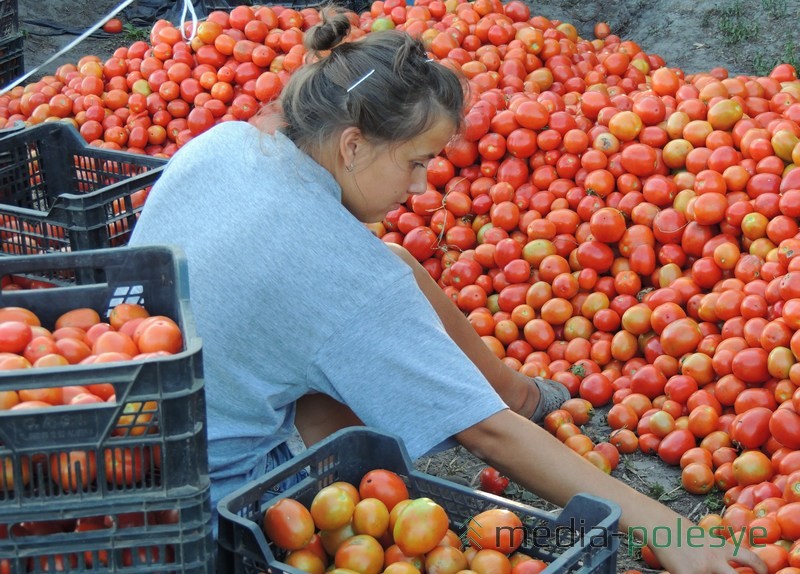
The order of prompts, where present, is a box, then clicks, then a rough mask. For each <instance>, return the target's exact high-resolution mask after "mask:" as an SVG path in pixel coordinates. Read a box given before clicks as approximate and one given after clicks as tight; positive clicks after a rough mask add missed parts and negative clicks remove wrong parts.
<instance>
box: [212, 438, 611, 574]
mask: <svg viewBox="0 0 800 574" xmlns="http://www.w3.org/2000/svg"><path fill="white" fill-rule="evenodd" d="M376 468H382V469H386V470H391V471H393V472H396V473H397V474H399V475H400V476H401V477H402V478H403V479H404V481H405V482H406V485H407V486H408V490H409V495H410V496H411V497H412V498H417V497H423V496H426V497H429V498H431V499H433V500H435V501H436V502H437V503H439V504H440V505H441V506H442V507H444V509H445V510H446V511H447V514H448V516H449V517H450V520H451V528H452V529H453V530H455V531H456V532H457V533H459V532H462V531H463V530H464V528H465V524H466V523H467V522H468V521H469V519H470V518H471V517H473V516H475V515H476V514H477V513H479V512H482V511H484V510H488V509H490V508H505V509H508V510H511V511H512V512H514V513H516V514H517V515H518V516H519V517H520V518H521V519H522V521H523V525H524V526H525V527H526V532H528V533H544V532H549V533H556V534H558V533H563V534H567V533H568V530H569V529H572V528H575V530H569V531H571V532H573V533H574V534H575V536H574V538H575V539H576V540H574V541H571V542H570V541H569V540H567V542H566V544H565V543H564V539H563V538H560V539H559V541H557V540H554V539H551V538H550V537H548V538H547V539H543V538H542V537H541V536H535V535H532V536H527V535H526V536H525V541H524V542H523V545H522V546H521V547H520V551H522V552H524V553H526V554H529V555H531V556H533V557H536V558H541V559H542V560H545V561H546V562H549V563H550V564H549V566H548V568H547V569H546V570H545V572H546V573H547V574H554V573H567V572H572V573H580V574H589V573H602V574H614V573H615V572H616V564H617V551H618V548H619V537H618V536H615V535H614V534H615V533H616V532H617V527H618V524H619V517H620V509H619V507H618V506H617V505H616V504H614V503H612V502H610V501H607V500H603V499H600V498H597V497H593V496H589V495H585V494H579V495H576V496H574V497H573V498H572V499H571V500H570V501H569V503H568V504H567V506H566V507H565V508H564V509H563V510H562V512H561V513H560V514H558V515H553V514H550V513H547V512H544V511H542V510H539V509H536V508H533V507H531V506H527V505H524V504H519V503H517V502H514V501H511V500H508V499H505V498H502V497H499V496H494V495H491V494H487V493H484V492H478V491H475V490H472V489H470V488H467V487H464V486H461V485H458V484H454V483H452V482H448V481H445V480H442V479H439V478H436V477H434V476H430V475H427V474H424V473H421V472H419V471H417V470H415V469H414V468H413V465H412V464H411V460H410V459H409V457H408V454H407V452H406V450H405V448H404V447H403V445H402V443H401V442H400V440H399V439H397V438H396V437H394V436H392V435H388V434H384V433H382V432H378V431H376V430H374V429H370V428H367V427H360V428H351V429H345V430H342V431H339V432H337V433H335V434H333V435H331V436H330V437H328V438H327V439H326V440H324V441H322V442H320V443H318V444H316V445H314V446H313V447H312V448H310V449H308V450H307V451H305V452H304V453H302V454H301V455H299V456H297V457H295V458H293V459H292V460H290V461H288V462H287V463H285V464H283V465H281V466H280V467H278V468H276V469H275V470H273V471H272V472H270V473H268V474H266V475H265V476H263V477H261V478H260V479H258V480H256V481H253V482H251V483H250V484H248V485H246V486H244V487H242V488H240V489H239V490H237V491H236V492H234V493H232V494H230V495H228V496H227V497H225V498H223V499H222V500H221V501H220V502H219V504H218V505H217V509H218V510H219V536H218V544H219V556H218V559H217V571H218V573H219V574H257V573H258V572H266V573H267V574H302V572H300V571H299V570H297V569H295V568H293V567H291V566H289V565H288V564H286V563H284V562H281V558H282V557H283V554H282V552H281V551H280V550H279V549H277V548H275V547H274V546H273V545H272V544H270V543H269V542H268V541H267V539H266V537H265V536H264V534H263V531H262V528H261V521H262V517H263V514H264V511H265V510H266V508H267V507H268V506H269V505H270V504H272V503H274V502H275V501H276V500H278V498H275V499H273V500H272V501H271V502H267V503H265V502H264V501H263V500H264V497H265V495H267V494H268V491H270V490H271V489H273V488H274V487H275V486H277V485H278V484H280V483H281V482H283V480H285V479H286V478H289V477H291V476H293V475H295V474H296V473H297V472H298V471H300V470H301V469H305V470H306V471H307V472H308V473H309V476H308V478H305V479H304V480H302V481H301V482H300V483H299V484H297V485H296V486H294V487H292V488H290V489H289V490H287V491H286V492H284V493H282V494H280V495H278V496H279V498H280V497H289V498H293V499H296V500H298V501H300V502H302V503H303V504H305V505H306V506H309V505H310V504H311V501H312V500H313V498H314V495H315V494H316V493H317V492H319V491H320V490H321V489H322V488H323V487H325V486H327V485H329V484H331V483H333V482H336V481H340V480H342V481H347V482H350V483H353V484H356V485H358V484H359V482H360V481H361V477H362V476H363V475H364V474H366V473H367V472H368V471H370V470H373V469H376ZM557 527H561V529H560V530H557ZM578 534H581V536H578ZM601 541H602V542H603V543H604V544H603V545H601V544H600V542H601ZM559 542H560V543H559Z"/></svg>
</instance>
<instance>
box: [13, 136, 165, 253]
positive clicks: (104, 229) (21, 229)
mask: <svg viewBox="0 0 800 574" xmlns="http://www.w3.org/2000/svg"><path fill="white" fill-rule="evenodd" d="M165 164H166V160H165V159H163V158H156V157H151V156H146V155H138V154H131V153H127V152H121V151H114V150H107V149H101V148H97V147H92V146H89V145H87V144H86V142H85V141H84V139H83V138H82V137H81V135H80V134H79V133H78V131H77V130H76V129H75V127H74V126H72V125H71V124H67V123H63V122H52V123H49V122H48V123H44V124H39V125H37V126H32V127H29V128H25V129H22V130H13V129H12V130H6V133H4V132H3V131H0V254H5V255H9V254H15V255H28V254H41V253H50V252H57V251H59V252H60V251H67V250H71V251H85V250H88V249H103V248H106V247H117V246H120V245H125V244H127V242H128V240H129V239H130V234H131V232H132V231H133V227H134V225H135V224H136V220H137V218H138V217H139V213H140V212H141V210H142V207H143V204H144V201H145V199H146V198H147V194H148V193H149V191H150V188H151V186H152V185H153V184H154V183H155V182H156V180H157V179H158V178H159V176H160V175H161V172H162V171H163V168H164V165H165Z"/></svg>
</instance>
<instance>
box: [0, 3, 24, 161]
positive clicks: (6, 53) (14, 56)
mask: <svg viewBox="0 0 800 574" xmlns="http://www.w3.org/2000/svg"><path fill="white" fill-rule="evenodd" d="M3 28H9V34H10V36H8V37H6V38H2V39H0V92H2V90H3V88H5V86H7V85H8V84H10V83H11V82H13V81H14V80H16V79H17V78H19V77H20V76H21V75H22V74H23V73H24V72H25V63H24V62H25V55H24V53H23V52H24V47H23V42H24V39H23V37H22V34H18V33H16V28H17V16H16V14H10V13H5V14H3V13H2V12H0V30H2V29H3ZM1 161H2V160H0V162H1Z"/></svg>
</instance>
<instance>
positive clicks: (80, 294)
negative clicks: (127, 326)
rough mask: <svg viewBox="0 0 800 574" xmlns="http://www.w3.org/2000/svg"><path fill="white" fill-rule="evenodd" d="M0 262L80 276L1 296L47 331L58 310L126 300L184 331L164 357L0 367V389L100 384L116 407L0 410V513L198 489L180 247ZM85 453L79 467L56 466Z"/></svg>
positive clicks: (198, 362)
mask: <svg viewBox="0 0 800 574" xmlns="http://www.w3.org/2000/svg"><path fill="white" fill-rule="evenodd" d="M0 269H2V270H3V273H8V274H9V275H24V274H33V275H43V274H48V273H71V274H74V275H75V276H80V277H81V279H82V284H77V285H70V286H57V287H53V288H51V289H34V290H22V291H3V292H0V307H24V308H27V309H29V310H31V311H33V312H34V313H36V314H37V315H38V317H39V318H40V320H41V321H42V325H43V326H45V327H47V328H52V326H53V324H54V322H55V320H56V318H57V317H58V316H60V315H61V314H62V313H64V312H65V311H68V310H71V309H75V308H80V307H90V308H93V309H95V310H96V311H98V313H99V314H100V316H101V317H107V316H108V313H109V312H110V310H111V309H112V308H113V307H115V306H116V305H118V304H119V303H123V302H125V303H139V304H142V305H144V306H145V307H146V308H147V309H148V311H149V312H150V314H151V315H166V316H168V317H170V318H172V319H173V320H174V321H176V322H177V323H178V325H179V326H180V327H181V329H182V331H183V334H184V350H183V351H181V352H180V353H177V354H175V355H170V356H165V357H159V358H156V359H150V360H145V361H125V362H116V363H102V364H94V365H71V366H69V367H53V368H47V369H23V370H16V371H3V372H2V373H0V390H2V391H6V390H20V389H34V388H50V387H64V386H70V385H81V386H86V385H90V384H98V383H109V384H111V385H113V387H114V391H115V393H116V402H115V403H99V404H87V405H80V406H75V405H70V406H54V407H50V408H43V409H35V410H22V411H3V412H0V461H3V462H4V465H5V471H6V474H8V472H9V471H10V473H11V476H12V478H13V481H7V480H3V481H0V517H5V518H8V517H11V518H16V517H19V516H21V515H23V514H24V513H53V514H56V513H59V512H66V511H70V510H74V509H84V508H86V507H87V506H92V505H95V506H96V505H98V504H105V505H113V506H114V507H116V506H119V505H122V504H128V503H135V504H148V503H158V502H160V501H164V500H166V499H169V498H172V497H179V496H184V495H189V494H193V493H197V492H201V491H203V490H205V489H206V488H208V486H209V484H210V481H209V476H208V441H207V430H206V410H205V392H204V390H205V388H204V380H203V372H202V356H201V341H200V339H199V338H198V337H197V334H196V328H195V323H194V319H193V316H192V313H191V309H190V306H189V299H188V275H187V270H186V261H185V258H184V257H183V256H182V254H181V253H180V252H179V251H178V250H176V249H174V248H170V247H167V246H150V247H136V248H132V247H122V248H119V249H106V250H97V251H88V252H82V253H65V254H48V255H37V256H27V257H8V258H4V259H2V262H1V263H0ZM81 453H85V454H81ZM107 454H108V458H107V457H106V455H107ZM114 455H119V456H114ZM84 457H85V458H86V459H87V460H89V462H88V463H87V462H83V464H82V465H81V466H78V465H70V464H67V461H68V460H71V459H74V458H78V459H81V458H84ZM91 459H94V463H93V464H92V462H91ZM10 482H13V485H11V484H10ZM209 510H210V509H209Z"/></svg>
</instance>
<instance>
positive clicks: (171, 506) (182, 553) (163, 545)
mask: <svg viewBox="0 0 800 574" xmlns="http://www.w3.org/2000/svg"><path fill="white" fill-rule="evenodd" d="M209 500H210V491H209V489H205V490H202V491H200V492H196V493H194V494H190V495H186V496H180V497H170V498H165V499H162V500H159V501H156V502H150V501H138V502H137V501H128V502H126V503H122V504H112V505H109V504H100V505H86V506H82V507H80V508H79V509H68V510H63V511H61V510H59V509H57V508H54V509H53V510H52V511H49V512H24V513H19V514H15V515H14V516H8V515H6V516H4V517H3V518H0V528H2V529H3V530H4V531H7V532H10V533H12V535H11V536H9V537H7V538H0V571H3V572H8V571H9V570H10V572H18V573H23V572H30V573H32V572H36V573H38V572H53V571H56V570H57V571H59V572H61V571H63V572H76V573H77V572H94V573H110V572H117V573H128V574H139V573H144V572H161V573H164V572H174V573H181V574H213V572H214V555H215V545H214V540H213V533H212V530H211V515H210V502H209ZM53 521H58V522H56V523H53ZM78 521H80V522H78ZM31 523H33V524H34V525H38V529H33V532H38V533H36V534H28V532H31V530H30V529H31V527H30V526H27V528H26V525H30V524H31ZM87 523H89V524H93V525H95V526H96V527H97V529H96V530H83V531H81V532H78V531H76V528H77V526H78V524H81V527H82V528H85V527H86V524H87ZM46 525H50V527H52V528H54V529H55V530H56V531H55V532H52V533H46V534H45V530H44V528H46ZM55 527H59V528H57V529H56V528H55ZM23 532H25V533H26V535H24V536H22V535H20V534H21V533H23ZM14 533H17V535H14ZM4 568H6V569H4Z"/></svg>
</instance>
